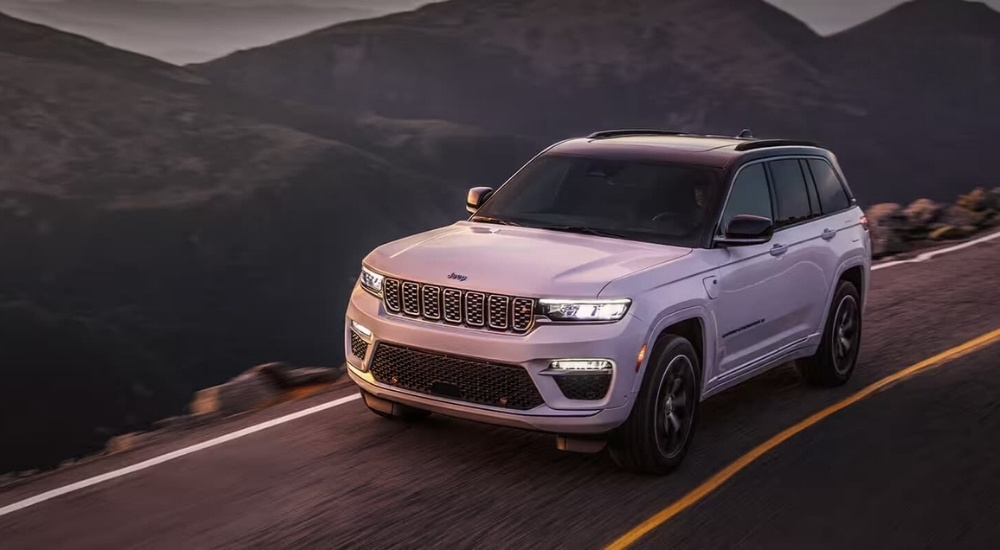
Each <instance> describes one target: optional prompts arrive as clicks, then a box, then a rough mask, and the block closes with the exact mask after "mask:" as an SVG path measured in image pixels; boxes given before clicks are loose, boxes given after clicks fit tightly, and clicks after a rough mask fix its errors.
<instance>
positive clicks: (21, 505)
mask: <svg viewBox="0 0 1000 550" xmlns="http://www.w3.org/2000/svg"><path fill="white" fill-rule="evenodd" d="M996 238H1000V232H997V233H993V234H992V235H986V236H985V237H980V238H978V239H976V240H973V241H969V242H966V243H962V244H960V245H956V246H952V247H949V248H943V249H941V250H934V251H931V252H925V253H923V254H921V255H919V256H917V257H916V258H913V259H911V260H899V261H894V262H886V263H884V264H877V265H874V266H872V271H875V270H879V269H886V268H889V267H894V266H897V265H902V264H908V263H919V262H926V261H927V260H929V259H931V258H933V257H935V256H939V255H941V254H947V253H948V252H954V251H956V250H961V249H963V248H968V247H970V246H974V245H977V244H979V243H984V242H986V241H991V240H993V239H996ZM360 398H361V395H360V394H354V395H349V396H347V397H341V398H339V399H334V400H333V401H329V402H326V403H323V404H320V405H316V406H315V407H311V408H308V409H304V410H301V411H299V412H296V413H292V414H289V415H286V416H282V417H281V418H275V419H274V420H269V421H267V422H264V423H262V424H257V425H255V426H250V427H249V428H243V429H242V430H239V431H235V432H233V433H230V434H226V435H222V436H219V437H216V438H215V439H210V440H208V441H205V442H203V443H198V444H196V445H191V446H190V447H185V448H183V449H179V450H176V451H173V452H170V453H167V454H165V455H161V456H158V457H155V458H151V459H149V460H146V461H143V462H140V463H138V464H133V465H132V466H126V467H124V468H121V469H119V470H114V471H111V472H108V473H106V474H101V475H98V476H94V477H91V478H88V479H85V480H83V481H77V482H76V483H71V484H69V485H66V486H65V487H60V488H58V489H53V490H51V491H46V492H44V493H42V494H40V495H37V496H33V497H30V498H27V499H25V500H22V501H20V502H15V503H14V504H11V505H8V506H4V507H3V508H0V517H2V516H5V515H7V514H10V513H13V512H16V511H18V510H23V509H25V508H27V507H29V506H34V505H35V504H39V503H41V502H45V501H46V500H51V499H53V498H56V497H58V496H62V495H65V494H66V493H72V492H74V491H79V490H80V489H85V488H87V487H91V486H93V485H97V484H98V483H103V482H105V481H109V480H112V479H115V478H119V477H122V476H125V475H128V474H131V473H134V472H138V471H140V470H145V469H146V468H152V467H153V466H156V465H158V464H163V463H164V462H168V461H170V460H173V459H175V458H180V457H182V456H186V455H189V454H191V453H196V452H198V451H203V450H205V449H208V448H210V447H215V446H216V445H221V444H223V443H226V442H228V441H232V440H234V439H239V438H241V437H244V436H247V435H250V434H252V433H256V432H259V431H262V430H266V429H268V428H273V427H274V426H277V425H279V424H284V423H285V422H291V421H292V420H298V419H299V418H302V417H305V416H309V415H311V414H316V413H318V412H321V411H325V410H327V409H332V408H334V407H339V406H340V405H343V404H345V403H350V402H351V401H357V400H358V399H360Z"/></svg>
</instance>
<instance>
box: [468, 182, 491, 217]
mask: <svg viewBox="0 0 1000 550" xmlns="http://www.w3.org/2000/svg"><path fill="white" fill-rule="evenodd" d="M491 196H493V188H492V187H473V188H472V189H469V195H468V196H467V197H466V198H465V209H466V210H468V211H469V214H475V213H476V211H477V210H479V207H481V206H482V205H483V204H485V203H486V201H487V200H489V198H490V197H491Z"/></svg>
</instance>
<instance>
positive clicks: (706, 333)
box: [632, 305, 718, 401]
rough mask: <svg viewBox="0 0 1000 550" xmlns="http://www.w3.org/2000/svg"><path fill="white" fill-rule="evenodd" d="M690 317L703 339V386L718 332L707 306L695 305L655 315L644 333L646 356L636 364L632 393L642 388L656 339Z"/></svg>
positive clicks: (713, 356)
mask: <svg viewBox="0 0 1000 550" xmlns="http://www.w3.org/2000/svg"><path fill="white" fill-rule="evenodd" d="M691 319H697V320H698V322H699V323H700V324H701V330H702V340H703V341H702V348H703V349H702V357H701V363H702V364H701V371H702V372H701V376H702V380H701V382H702V388H704V383H705V381H706V380H708V374H709V373H710V372H711V371H712V369H713V368H714V367H712V365H715V358H716V354H717V351H716V335H717V334H718V325H717V323H716V319H715V315H714V314H713V313H712V311H711V310H710V309H709V308H707V307H705V306H703V305H697V306H690V307H685V308H683V309H680V310H676V311H672V312H669V313H666V312H665V313H664V314H663V315H661V316H659V317H657V318H656V320H655V321H654V322H653V323H652V324H651V325H650V328H649V332H648V333H647V334H646V340H645V343H646V346H647V348H646V357H645V358H644V359H643V361H642V363H641V364H639V365H637V368H638V369H639V370H638V374H637V376H636V378H635V382H634V384H633V388H632V394H633V395H634V394H636V393H638V392H639V390H640V389H641V388H642V382H643V379H644V378H645V376H646V368H647V367H648V366H649V361H650V358H651V357H652V355H653V345H654V344H655V343H656V339H657V338H658V337H659V336H660V334H662V333H663V332H664V331H665V330H666V329H667V328H669V327H670V326H672V325H675V324H677V323H680V322H683V321H689V320H691ZM633 401H634V400H633Z"/></svg>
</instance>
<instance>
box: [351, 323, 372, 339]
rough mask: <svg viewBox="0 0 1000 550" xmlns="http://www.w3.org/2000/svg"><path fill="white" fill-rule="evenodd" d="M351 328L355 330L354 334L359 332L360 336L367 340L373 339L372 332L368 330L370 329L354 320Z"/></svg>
mask: <svg viewBox="0 0 1000 550" xmlns="http://www.w3.org/2000/svg"><path fill="white" fill-rule="evenodd" d="M351 328H352V329H354V332H357V333H358V334H360V335H362V336H364V337H365V338H371V337H372V331H370V330H368V327H366V326H364V325H362V324H359V323H358V322H357V321H353V320H352V321H351Z"/></svg>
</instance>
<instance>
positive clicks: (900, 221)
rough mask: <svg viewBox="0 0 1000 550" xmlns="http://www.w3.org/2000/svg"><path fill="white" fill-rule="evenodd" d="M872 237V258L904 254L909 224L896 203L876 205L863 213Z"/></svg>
mask: <svg viewBox="0 0 1000 550" xmlns="http://www.w3.org/2000/svg"><path fill="white" fill-rule="evenodd" d="M865 216H866V217H867V218H868V224H869V227H870V228H871V235H872V256H874V257H876V258H877V257H880V256H885V255H887V254H896V253H899V252H904V251H906V249H907V246H906V243H905V239H906V235H907V233H908V232H909V230H910V222H909V219H908V218H907V216H906V214H904V213H903V209H902V207H901V206H899V205H898V204H896V203H881V204H876V205H875V206H872V207H871V208H869V209H868V211H867V212H865Z"/></svg>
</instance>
